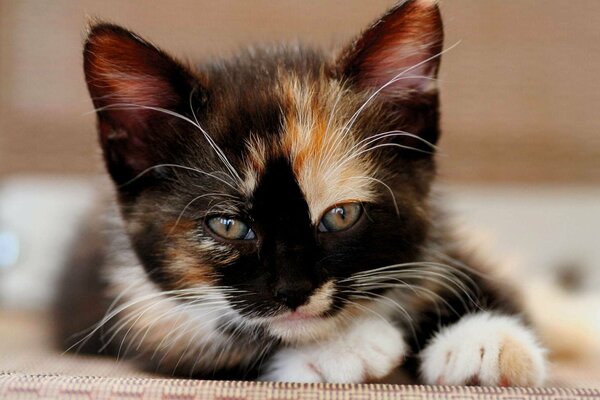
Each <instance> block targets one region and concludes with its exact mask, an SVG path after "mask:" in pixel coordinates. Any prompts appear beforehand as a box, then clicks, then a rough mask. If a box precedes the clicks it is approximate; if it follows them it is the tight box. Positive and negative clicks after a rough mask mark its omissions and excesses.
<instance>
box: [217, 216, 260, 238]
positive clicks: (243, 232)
mask: <svg viewBox="0 0 600 400" xmlns="http://www.w3.org/2000/svg"><path fill="white" fill-rule="evenodd" d="M206 225H208V227H209V229H210V230H211V231H212V232H213V233H214V234H215V235H217V236H220V237H222V238H223V239H228V240H252V239H254V238H256V235H255V234H254V231H253V230H252V229H251V228H250V227H249V226H248V224H246V223H245V222H244V221H241V220H239V219H237V218H231V217H224V216H216V217H210V218H208V219H207V220H206Z"/></svg>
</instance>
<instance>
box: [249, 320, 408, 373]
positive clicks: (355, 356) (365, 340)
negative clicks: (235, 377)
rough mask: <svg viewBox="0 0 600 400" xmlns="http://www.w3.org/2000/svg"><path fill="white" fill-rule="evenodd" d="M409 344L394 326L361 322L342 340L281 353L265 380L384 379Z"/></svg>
mask: <svg viewBox="0 0 600 400" xmlns="http://www.w3.org/2000/svg"><path fill="white" fill-rule="evenodd" d="M405 352H406V344H405V343H404V339H403V338H402V334H401V332H400V330H399V329H398V328H396V327H394V326H393V325H391V324H390V323H388V322H386V321H383V320H379V319H369V320H363V321H361V322H358V323H357V324H356V325H353V326H352V327H350V328H349V330H348V331H347V332H344V333H343V334H342V335H341V336H340V337H337V338H334V339H331V340H328V341H323V342H320V343H318V344H311V345H305V346H301V347H288V348H284V349H281V350H279V351H278V352H277V353H276V354H275V355H274V357H273V359H272V360H271V363H270V365H269V370H268V372H267V373H266V374H265V375H264V376H263V377H262V378H261V379H262V380H270V381H283V382H338V383H360V382H367V381H369V380H375V379H381V378H383V377H385V376H386V375H388V374H389V373H391V372H392V371H393V370H394V369H395V368H396V367H398V366H399V365H400V364H401V362H402V360H403V358H404V355H405Z"/></svg>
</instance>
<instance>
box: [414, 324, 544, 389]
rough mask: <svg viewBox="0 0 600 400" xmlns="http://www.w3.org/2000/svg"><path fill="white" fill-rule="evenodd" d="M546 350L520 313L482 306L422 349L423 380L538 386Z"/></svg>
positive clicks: (448, 382)
mask: <svg viewBox="0 0 600 400" xmlns="http://www.w3.org/2000/svg"><path fill="white" fill-rule="evenodd" d="M545 364H546V361H545V350H544V349H543V348H542V347H541V346H540V345H539V343H538V342H537V340H536V338H535V336H534V335H533V333H532V332H531V331H530V330H529V329H528V328H527V327H525V326H524V325H523V323H522V322H521V321H520V320H519V319H518V318H516V317H510V316H504V315H498V314H493V313H489V312H481V313H477V314H470V315H467V316H464V317H463V318H462V319H461V320H460V321H458V322H457V323H456V324H454V325H451V326H448V327H446V328H444V329H442V330H441V331H440V332H439V333H438V334H437V335H436V336H435V337H434V338H433V339H432V340H431V341H430V342H429V344H428V345H427V347H426V348H425V349H424V350H423V352H422V353H421V373H422V376H423V379H424V381H425V383H428V384H443V385H465V384H479V385H485V386H498V385H502V386H539V385H541V384H542V383H543V381H544V377H545V374H546V366H545Z"/></svg>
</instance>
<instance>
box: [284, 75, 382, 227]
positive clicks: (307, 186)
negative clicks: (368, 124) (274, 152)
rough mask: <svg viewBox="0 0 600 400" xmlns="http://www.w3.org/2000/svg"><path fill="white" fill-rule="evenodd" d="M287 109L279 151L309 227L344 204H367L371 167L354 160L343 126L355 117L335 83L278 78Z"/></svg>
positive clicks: (352, 142) (355, 149)
mask: <svg viewBox="0 0 600 400" xmlns="http://www.w3.org/2000/svg"><path fill="white" fill-rule="evenodd" d="M282 82H283V83H282V89H283V96H285V97H286V103H288V104H289V108H288V110H287V111H286V115H285V116H284V125H283V128H282V137H281V147H282V151H283V152H284V153H285V154H286V156H287V157H288V158H289V160H290V164H291V165H292V168H293V170H294V175H295V176H296V179H297V181H298V184H299V185H300V188H301V189H302V192H303V193H304V196H305V199H306V202H307V204H308V207H309V210H310V217H311V220H312V222H313V223H315V224H318V222H319V220H320V218H321V216H322V214H323V212H324V211H326V210H327V209H328V208H329V207H331V206H333V205H335V204H339V203H340V202H344V201H350V200H352V201H364V202H369V201H372V200H373V199H374V197H375V190H374V180H373V177H372V176H371V175H372V174H373V172H374V170H375V164H374V163H373V162H372V161H371V160H370V159H369V158H368V156H367V155H365V154H359V152H360V151H361V143H360V141H359V139H358V138H357V137H356V135H355V133H353V132H352V130H347V129H345V128H346V123H347V122H348V119H349V118H351V115H352V113H353V112H354V111H355V110H354V108H355V107H354V106H352V105H350V104H348V103H349V102H348V99H346V98H345V96H346V95H347V94H348V93H346V92H344V91H343V89H342V88H341V87H340V86H339V84H338V83H337V82H335V81H331V80H328V79H326V78H323V79H322V81H319V82H309V81H301V80H300V79H299V78H297V77H294V76H287V77H284V78H282Z"/></svg>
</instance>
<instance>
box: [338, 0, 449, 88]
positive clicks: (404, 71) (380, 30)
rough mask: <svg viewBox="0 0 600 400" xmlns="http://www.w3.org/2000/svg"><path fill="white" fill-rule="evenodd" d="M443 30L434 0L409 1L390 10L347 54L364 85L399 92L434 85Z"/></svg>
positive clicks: (347, 69) (350, 64) (357, 76)
mask: <svg viewBox="0 0 600 400" xmlns="http://www.w3.org/2000/svg"><path fill="white" fill-rule="evenodd" d="M442 41H443V32H442V22H441V17H440V15H439V10H438V8H437V6H436V5H435V2H431V1H423V0H412V1H411V0H409V1H406V2H404V3H402V4H401V5H399V6H397V7H396V8H394V9H392V10H391V11H390V12H389V13H388V14H386V15H385V16H384V17H383V18H382V19H381V20H380V21H378V22H377V23H376V24H375V25H373V26H372V27H371V28H370V29H368V30H367V31H365V32H364V33H363V35H362V36H361V37H360V38H359V39H358V41H357V42H356V44H355V46H354V47H353V48H352V49H351V51H350V53H349V54H347V55H346V57H345V62H346V63H347V65H346V71H353V73H354V74H355V75H356V79H357V81H358V83H359V84H360V85H361V86H363V87H368V88H374V89H379V88H381V87H382V86H384V85H385V88H384V89H382V92H383V93H387V94H389V95H399V94H401V93H403V92H405V91H406V90H418V91H428V90H430V89H433V88H434V87H435V78H436V74H437V70H438V66H439V58H437V57H434V56H435V55H436V54H438V53H439V52H440V51H441V50H442Z"/></svg>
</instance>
